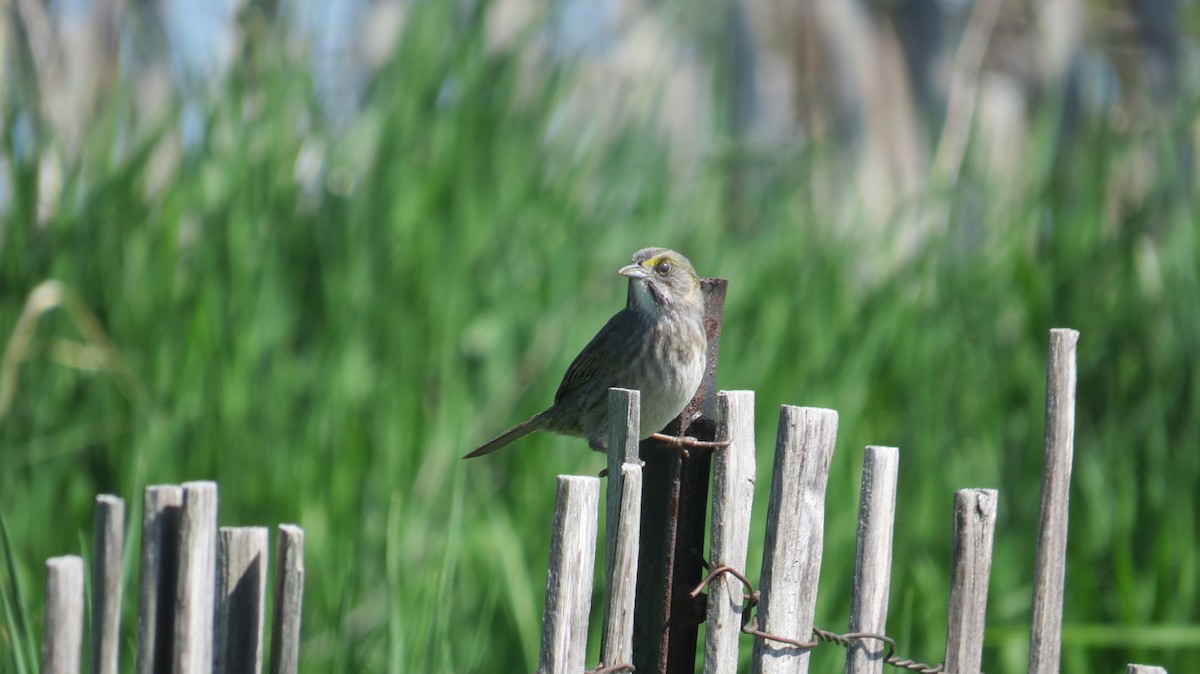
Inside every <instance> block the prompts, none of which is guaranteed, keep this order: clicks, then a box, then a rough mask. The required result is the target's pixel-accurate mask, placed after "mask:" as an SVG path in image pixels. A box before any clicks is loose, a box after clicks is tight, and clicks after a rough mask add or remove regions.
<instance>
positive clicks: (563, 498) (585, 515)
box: [538, 475, 600, 674]
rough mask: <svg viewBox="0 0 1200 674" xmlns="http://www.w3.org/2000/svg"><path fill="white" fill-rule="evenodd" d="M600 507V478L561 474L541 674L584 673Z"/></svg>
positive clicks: (544, 615)
mask: <svg viewBox="0 0 1200 674" xmlns="http://www.w3.org/2000/svg"><path fill="white" fill-rule="evenodd" d="M599 508H600V480H599V478H595V477H580V476H577V475H560V476H558V489H557V492H556V494H555V497H554V524H553V529H552V532H551V538H550V564H549V573H548V574H547V576H546V609H545V611H544V612H543V614H542V616H543V617H542V652H541V659H540V664H539V665H538V674H578V673H579V672H581V671H583V668H584V659H585V658H586V656H587V633H588V613H589V610H590V609H591V604H592V574H593V571H594V569H595V563H596V529H597V527H598V526H599V521H598V518H597V514H598V511H599Z"/></svg>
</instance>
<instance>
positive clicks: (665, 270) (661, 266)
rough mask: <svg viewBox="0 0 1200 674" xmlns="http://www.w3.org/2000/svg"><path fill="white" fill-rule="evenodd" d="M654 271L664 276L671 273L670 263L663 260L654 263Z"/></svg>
mask: <svg viewBox="0 0 1200 674" xmlns="http://www.w3.org/2000/svg"><path fill="white" fill-rule="evenodd" d="M654 271H656V272H658V273H659V275H660V276H666V275H667V274H670V273H671V263H670V262H667V261H666V260H663V261H662V262H659V263H658V264H656V265H654Z"/></svg>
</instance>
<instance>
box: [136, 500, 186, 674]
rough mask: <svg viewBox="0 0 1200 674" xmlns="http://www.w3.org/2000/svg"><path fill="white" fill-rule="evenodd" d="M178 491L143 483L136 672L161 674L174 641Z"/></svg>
mask: <svg viewBox="0 0 1200 674" xmlns="http://www.w3.org/2000/svg"><path fill="white" fill-rule="evenodd" d="M182 507H183V489H182V488H181V487H177V486H174V485H170V486H163V485H160V486H153V487H146V492H145V496H144V498H143V503H142V562H141V570H140V574H141V575H140V583H139V593H138V638H137V674H167V673H168V672H170V671H171V658H172V655H171V654H172V653H173V652H174V643H175V589H176V585H177V583H178V577H179V512H180V509H181V508H182Z"/></svg>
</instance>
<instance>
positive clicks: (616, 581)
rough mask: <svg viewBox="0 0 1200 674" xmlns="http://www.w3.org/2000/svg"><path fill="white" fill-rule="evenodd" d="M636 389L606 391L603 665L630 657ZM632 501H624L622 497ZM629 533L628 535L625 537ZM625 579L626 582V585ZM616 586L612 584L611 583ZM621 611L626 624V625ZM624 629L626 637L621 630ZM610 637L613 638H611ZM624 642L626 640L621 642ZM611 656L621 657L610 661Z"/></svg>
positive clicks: (635, 526) (639, 505) (638, 424)
mask: <svg viewBox="0 0 1200 674" xmlns="http://www.w3.org/2000/svg"><path fill="white" fill-rule="evenodd" d="M641 398H642V394H641V392H640V391H633V390H629V389H622V388H612V389H609V390H608V419H609V431H608V470H607V474H608V478H607V479H608V483H607V484H606V485H605V490H606V492H605V494H606V496H605V498H606V506H605V529H604V578H605V579H606V582H605V584H604V623H603V626H604V627H603V630H602V632H601V640H600V658H601V661H602V662H603V663H605V664H606V665H612V664H616V663H618V662H630V661H631V660H632V658H633V655H632V651H633V645H632V641H631V640H632V638H633V613H632V610H633V595H634V590H635V588H636V582H637V554H638V535H639V532H640V531H641V517H642V492H641V485H642V470H641V466H640V465H639V464H638V439H639V437H640V436H641ZM625 464H631V465H637V482H638V485H637V486H638V491H637V492H636V496H629V495H628V494H629V493H630V490H628V489H626V486H625ZM631 498H632V499H636V504H635V503H632V502H630V503H627V502H626V501H627V499H631ZM632 508H636V511H634V510H630V512H636V514H634V515H633V517H634V518H635V520H636V521H633V522H631V521H629V520H627V519H626V515H625V510H626V509H632ZM630 532H632V533H633V539H632V540H630V539H629V538H628V535H629V533H630ZM621 542H624V544H625V545H627V546H632V550H633V561H632V564H630V565H628V566H626V565H625V564H624V559H622V563H620V564H618V562H617V557H618V556H619V555H627V554H628V552H629V549H623V550H621V551H620V552H618V546H619V545H620V544H621ZM627 580H632V583H634V584H630V585H626V584H625V583H626V581H627ZM618 585H620V587H619V588H618V587H617V586H618ZM626 611H629V614H628V626H626V624H625V623H626V615H625V613H626ZM626 627H628V630H629V636H628V638H626V637H625V636H624V635H625V630H626ZM614 639H615V640H616V641H614ZM626 641H628V642H629V644H628V645H626V643H625V642H626ZM611 658H623V659H619V660H613V659H611Z"/></svg>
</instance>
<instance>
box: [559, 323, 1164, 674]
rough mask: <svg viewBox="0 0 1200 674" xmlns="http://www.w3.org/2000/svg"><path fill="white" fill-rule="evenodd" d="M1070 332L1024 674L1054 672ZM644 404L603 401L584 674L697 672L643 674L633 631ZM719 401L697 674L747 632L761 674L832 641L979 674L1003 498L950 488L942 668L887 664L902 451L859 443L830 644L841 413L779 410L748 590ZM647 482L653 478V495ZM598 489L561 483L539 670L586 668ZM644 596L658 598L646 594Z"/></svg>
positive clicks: (720, 670)
mask: <svg viewBox="0 0 1200 674" xmlns="http://www.w3.org/2000/svg"><path fill="white" fill-rule="evenodd" d="M1078 336H1079V334H1078V333H1077V332H1075V331H1073V330H1053V331H1051V335H1050V349H1049V366H1048V373H1047V380H1046V382H1047V383H1046V434H1045V460H1044V467H1043V477H1042V501H1041V519H1040V524H1039V529H1038V538H1037V553H1036V561H1035V567H1034V574H1033V577H1034V591H1033V618H1032V627H1031V637H1030V649H1029V672H1030V673H1031V674H1049V673H1051V672H1058V671H1059V650H1060V643H1061V623H1062V600H1063V580H1064V570H1065V561H1066V540H1067V499H1068V488H1069V484H1070V475H1071V461H1072V452H1073V443H1074V439H1073V435H1074V415H1075V348H1076V342H1077V339H1078ZM638 401H639V394H638V392H637V391H627V390H622V389H613V390H612V391H611V392H610V397H609V407H610V410H612V428H611V433H610V438H609V447H610V448H611V451H610V452H609V457H608V459H609V464H608V470H607V475H608V477H607V480H608V483H607V503H608V506H607V512H606V514H605V516H606V518H607V539H606V541H605V543H606V545H605V555H604V557H605V563H604V575H603V578H604V579H605V581H606V585H605V588H604V624H603V628H602V630H601V634H602V642H601V649H600V650H601V656H600V657H601V664H600V665H599V666H597V667H596V668H594V669H592V670H590V671H591V672H595V673H598V672H604V673H615V672H626V671H634V666H633V663H635V662H636V663H637V672H638V674H648V672H659V673H660V674H669V673H673V672H694V671H695V667H696V663H695V656H694V652H695V650H694V646H695V644H693V649H692V651H690V652H689V651H688V649H687V648H683V649H681V651H680V652H681V656H680V657H678V658H675V659H674V660H671V659H670V658H668V659H667V660H664V661H657V660H656V661H654V662H653V663H651V664H650V665H649V666H647V664H645V660H644V658H643V659H642V660H639V658H638V651H639V649H641V648H648V649H649V648H655V645H654V644H653V643H648V642H647V641H646V640H647V639H650V640H653V639H655V638H657V635H654V634H650V635H646V634H643V633H639V632H645V631H646V630H644V629H639V628H640V627H642V626H637V625H635V619H634V615H635V588H637V587H638V583H637V574H638V570H639V569H638V564H637V560H638V558H639V551H638V545H639V538H640V536H639V527H640V526H641V523H642V517H641V511H642V505H641V499H642V484H643V480H642V477H643V475H642V472H643V471H642V462H641V461H639V457H638V452H639V443H638V437H639V434H638V428H639V420H638V418H637V414H638V410H639V407H640V406H639V404H638ZM715 402H716V405H715V410H714V415H715V417H716V419H715V421H716V423H717V437H718V438H720V439H722V440H725V441H728V442H729V445H728V446H727V447H725V448H723V449H719V450H717V451H715V452H714V453H713V455H712V462H713V473H712V492H713V494H712V510H711V512H712V515H711V520H710V527H711V537H710V548H709V563H710V568H711V569H712V572H711V573H710V574H709V576H708V577H707V578H705V579H704V581H703V582H701V583H700V587H697V588H696V591H692V592H691V593H690V596H692V597H697V596H698V594H699V592H698V591H699V590H700V589H701V588H703V589H705V590H706V591H707V596H706V601H705V602H704V610H705V612H706V615H705V616H704V622H705V624H706V629H705V630H704V661H703V671H704V672H705V674H733V673H735V672H737V668H738V661H739V646H740V645H741V643H740V642H741V640H740V638H739V637H740V636H741V634H743V633H749V634H751V635H754V639H753V651H752V658H751V661H752V665H751V671H752V672H754V673H755V674H760V673H761V674H777V673H779V674H782V673H787V674H803V673H804V672H807V671H808V660H809V654H810V651H811V649H812V648H813V647H815V646H816V645H817V643H818V640H831V641H836V642H839V643H841V644H842V645H844V646H845V647H846V649H847V650H846V670H845V671H846V672H847V673H848V674H873V673H878V672H882V671H883V666H884V665H885V664H888V665H891V666H894V667H899V668H902V669H906V670H909V671H918V672H927V673H928V672H955V673H958V674H974V673H976V672H980V671H981V666H982V659H983V633H984V616H985V608H986V605H987V591H988V578H989V574H990V570H991V561H992V541H993V535H994V531H995V524H996V509H997V504H998V500H999V494H998V493H997V491H996V490H993V489H964V490H960V491H958V492H956V493H955V494H954V530H953V537H954V538H953V541H954V544H953V557H952V560H951V565H952V571H951V587H950V592H949V604H948V611H947V613H948V624H947V626H946V650H945V655H944V661H943V662H942V664H940V665H937V666H930V665H925V664H921V663H914V662H911V661H907V660H901V659H899V658H898V657H895V656H894V655H891V652H890V645H891V643H890V640H888V639H886V638H885V636H884V635H886V632H887V607H888V590H889V576H890V572H891V556H892V531H893V521H894V513H895V503H896V490H897V484H896V476H897V470H898V468H899V450H897V449H896V448H894V447H867V448H866V454H865V458H864V463H863V475H862V491H861V497H860V503H859V525H858V542H857V552H856V556H855V567H854V586H853V594H852V599H851V607H850V624H849V632H848V633H847V634H844V635H838V634H831V633H828V632H822V631H820V630H816V631H814V626H813V616H814V612H815V607H816V598H817V588H818V584H819V583H818V581H819V576H820V571H821V553H822V539H823V528H824V512H825V487H826V484H827V482H828V476H829V467H830V463H831V459H832V456H833V451H834V446H835V439H836V436H837V424H838V415H837V412H835V411H832V410H826V409H815V408H804V407H792V406H788V405H785V406H783V408H782V411H781V413H780V419H779V432H778V436H777V440H776V445H775V461H774V466H773V471H772V475H771V488H770V502H769V504H768V513H767V523H766V527H767V528H766V538H765V544H764V550H763V561H762V567H761V571H760V573H759V578H760V584H761V586H760V589H759V590H758V591H757V592H753V590H752V588H749V587H748V585H749V580H748V579H747V575H748V574H747V573H746V571H747V567H746V563H747V562H746V559H747V543H748V541H749V536H750V512H751V503H752V500H753V496H754V482H755V444H754V394H753V393H752V392H750V391H724V392H721V393H718V394H717V395H716V401H715ZM656 451H658V450H656ZM651 488H652V487H651V486H650V485H649V484H647V490H648V491H649V490H650V489H651ZM599 495H600V478H595V477H577V476H560V477H559V478H558V490H557V495H556V498H555V510H554V526H553V534H552V542H551V550H550V565H549V573H548V579H547V583H546V609H545V615H544V618H543V628H542V647H541V659H540V665H539V669H538V672H539V674H579V673H580V672H583V671H584V670H585V667H586V664H585V662H584V660H585V657H586V647H587V643H586V640H587V634H588V619H589V614H590V608H591V607H590V602H591V596H592V574H593V568H594V563H595V549H596V536H597V528H598V516H599V514H598V512H597V511H598V504H599ZM700 511H701V512H703V508H701V510H700ZM688 589H691V588H688ZM637 601H638V602H644V601H651V602H662V601H664V599H663V598H661V597H657V596H647V593H646V592H643V593H641V594H639V595H638V596H637ZM666 601H667V602H677V601H678V600H677V599H671V598H667V599H666ZM1128 672H1130V673H1131V674H1132V673H1139V674H1151V673H1154V672H1162V673H1163V674H1165V670H1163V669H1161V668H1157V667H1145V666H1139V665H1129V667H1128Z"/></svg>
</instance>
